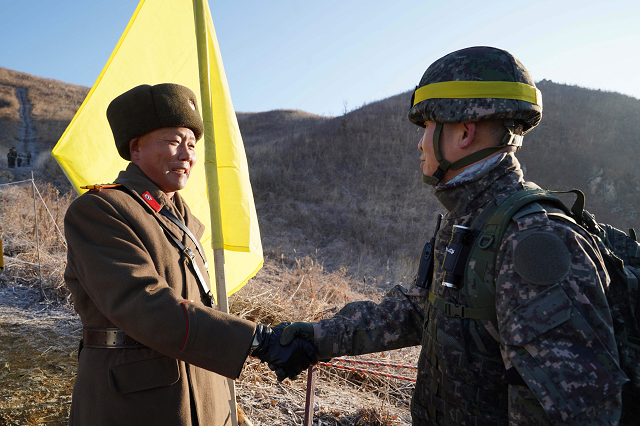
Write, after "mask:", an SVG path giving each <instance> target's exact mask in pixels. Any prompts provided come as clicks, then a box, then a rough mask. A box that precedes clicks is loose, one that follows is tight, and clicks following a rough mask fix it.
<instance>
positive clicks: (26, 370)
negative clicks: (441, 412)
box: [0, 278, 417, 426]
mask: <svg viewBox="0 0 640 426" xmlns="http://www.w3.org/2000/svg"><path fill="white" fill-rule="evenodd" d="M80 330H81V324H80V322H79V319H78V317H77V315H76V314H75V313H74V312H73V311H72V310H71V309H69V308H68V307H63V306H60V305H59V304H55V303H52V302H48V301H47V300H46V299H45V298H44V297H43V294H42V292H41V291H39V289H37V288H34V287H29V286H21V285H17V284H15V283H12V282H9V281H7V280H6V278H5V279H4V281H3V280H2V279H1V278H0V425H40V424H46V425H63V424H66V423H67V421H68V412H69V407H70V404H71V392H72V388H73V382H74V379H75V375H76V369H77V343H78V338H79V337H78V336H79V335H80ZM416 354H417V349H416V348H407V349H403V350H398V351H391V352H386V353H383V354H380V355H377V357H376V358H375V359H377V360H384V361H387V362H395V363H399V364H402V363H406V359H407V358H409V359H411V358H415V356H416ZM371 359H374V358H371ZM365 368H367V367H365ZM387 371H389V372H391V373H394V374H402V375H410V374H407V373H404V372H403V371H400V372H398V371H395V372H393V371H391V370H389V369H387ZM412 388H413V384H412V383H411V382H408V381H399V380H396V379H388V378H380V377H377V376H371V375H365V374H362V373H352V372H343V371H341V370H337V369H333V368H327V367H319V368H318V376H317V384H316V392H315V416H314V423H313V424H314V425H318V426H320V425H352V424H358V425H407V424H410V423H411V420H410V415H409V408H408V404H409V401H410V397H411V390H412ZM305 392H306V373H303V374H302V375H301V377H300V378H299V379H298V380H296V381H289V380H285V381H284V382H282V383H279V382H278V381H277V380H276V379H275V376H274V375H273V374H272V373H271V372H270V371H269V370H268V369H267V368H266V367H265V366H263V365H261V364H259V362H258V361H257V360H255V359H251V358H250V359H249V360H248V361H247V364H246V365H245V368H244V370H243V373H242V375H241V377H240V379H238V380H237V381H236V394H237V401H238V404H239V405H240V407H241V408H242V409H243V410H244V411H245V412H246V413H247V415H248V417H249V419H250V420H251V421H252V422H253V424H254V425H255V426H267V425H300V424H302V419H303V415H304V406H305Z"/></svg>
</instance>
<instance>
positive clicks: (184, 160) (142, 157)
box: [129, 127, 197, 198]
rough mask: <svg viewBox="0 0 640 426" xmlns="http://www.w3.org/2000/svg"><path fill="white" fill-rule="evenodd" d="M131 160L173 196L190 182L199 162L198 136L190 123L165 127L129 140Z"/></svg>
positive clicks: (169, 195)
mask: <svg viewBox="0 0 640 426" xmlns="http://www.w3.org/2000/svg"><path fill="white" fill-rule="evenodd" d="M129 148H130V151H131V162H132V163H134V164H136V165H137V166H138V167H140V170H142V171H143V173H144V174H145V175H147V177H148V178H149V179H151V180H152V181H153V182H154V183H155V184H156V185H158V187H159V188H160V189H161V190H162V191H163V192H164V193H165V194H167V196H168V197H169V198H173V194H174V193H175V192H176V191H179V190H181V189H183V188H184V187H185V186H186V185H187V181H188V180H189V175H190V174H191V169H192V167H193V166H194V165H195V164H196V160H197V156H196V152H195V148H196V137H195V136H194V134H193V131H192V130H191V129H189V128H186V127H162V128H160V129H156V130H153V131H151V132H149V133H147V134H145V135H143V136H140V137H139V138H136V139H133V140H131V142H130V144H129Z"/></svg>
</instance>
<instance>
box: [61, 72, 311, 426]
mask: <svg viewBox="0 0 640 426" xmlns="http://www.w3.org/2000/svg"><path fill="white" fill-rule="evenodd" d="M107 118H108V120H109V124H110V126H111V130H112V131H113V135H114V138H115V143H116V147H117V149H118V152H119V153H120V156H121V157H122V158H124V159H125V160H127V161H130V163H129V165H128V166H127V168H126V170H123V171H121V172H120V174H119V176H118V178H117V179H116V181H115V184H114V185H108V186H107V187H101V186H99V185H97V186H96V187H94V190H92V191H89V192H87V193H85V194H84V195H82V196H80V197H78V198H77V199H76V200H75V201H74V202H73V203H72V204H71V206H70V207H69V209H68V211H67V214H66V216H65V220H64V224H65V234H66V239H67V242H68V255H67V259H68V262H67V267H66V270H65V274H64V276H65V282H66V284H67V286H68V287H69V289H70V290H71V293H72V294H73V300H74V307H75V310H76V311H77V312H78V314H79V315H80V319H81V321H82V325H83V334H82V335H83V338H82V340H81V344H80V348H79V354H78V359H79V364H78V374H77V378H76V382H75V385H74V389H73V397H72V401H71V412H70V415H69V423H70V424H71V425H74V424H75V425H105V426H106V425H200V426H204V425H212V426H218V425H229V424H231V419H230V412H229V404H228V399H229V389H228V387H227V379H226V377H230V378H237V377H238V376H239V375H240V372H241V370H242V367H243V365H244V363H245V359H246V358H247V356H248V355H251V356H254V357H257V358H259V359H260V360H262V361H263V362H268V363H269V364H270V365H274V366H276V365H277V366H279V367H278V368H279V369H281V370H282V371H285V374H286V375H287V376H291V377H293V376H294V374H293V372H294V371H299V370H300V369H304V368H307V367H308V366H309V365H310V364H311V363H315V362H317V358H316V357H315V350H314V348H313V346H312V345H311V344H309V343H308V342H307V341H305V340H303V339H298V340H297V341H295V342H294V344H293V345H292V346H291V347H283V346H281V345H280V343H279V337H280V334H281V333H282V330H283V329H284V327H285V325H286V324H279V325H277V326H275V327H273V328H271V327H267V326H264V325H260V324H255V323H253V322H251V321H247V320H244V319H242V318H239V317H237V316H235V315H230V314H226V313H223V312H220V311H219V310H217V309H216V307H215V305H213V306H212V298H211V292H210V291H209V275H208V273H207V263H206V260H205V258H204V252H203V251H202V247H201V245H200V237H201V236H202V233H203V232H204V225H203V224H202V223H201V222H200V221H199V220H198V219H197V218H196V217H195V216H193V215H192V214H191V211H190V209H189V207H188V206H187V204H186V203H185V201H184V199H183V198H182V197H181V196H180V195H179V191H180V190H181V189H183V188H184V187H185V185H186V184H187V181H188V179H189V176H190V174H191V171H192V168H193V167H194V165H195V163H196V159H197V158H196V153H195V146H196V142H197V141H198V139H200V137H201V136H202V133H203V131H204V125H203V123H202V119H201V118H200V114H199V112H198V109H197V104H196V96H195V94H194V93H193V92H192V91H191V90H190V89H188V88H187V87H184V86H180V85H177V84H159V85H155V86H149V85H142V86H137V87H135V88H133V89H131V90H129V91H127V92H125V93H123V94H122V95H120V96H118V97H117V98H115V99H114V100H113V101H112V102H111V103H110V105H109V107H108V108H107Z"/></svg>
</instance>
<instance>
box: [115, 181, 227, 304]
mask: <svg viewBox="0 0 640 426" xmlns="http://www.w3.org/2000/svg"><path fill="white" fill-rule="evenodd" d="M119 188H124V189H125V192H127V193H128V194H129V195H130V196H131V197H132V198H134V199H136V197H135V196H134V195H133V193H134V192H135V191H133V190H131V189H129V188H127V187H126V186H124V185H121V186H119ZM141 197H142V199H143V200H144V201H145V202H146V203H147V204H148V205H149V207H151V208H152V209H153V210H154V211H155V212H156V213H160V214H161V215H163V216H164V217H166V218H167V219H169V220H170V221H171V222H173V223H174V224H175V225H176V226H177V227H178V228H180V229H181V230H182V231H183V232H184V233H185V234H186V235H187V236H188V237H189V239H190V240H191V241H193V243H194V244H195V246H196V248H197V250H198V252H199V253H200V256H201V257H202V261H203V262H204V267H205V268H206V270H207V271H208V270H209V265H208V264H207V259H206V258H205V256H204V251H203V250H202V247H201V246H200V242H199V241H198V239H197V238H196V237H195V235H193V233H192V232H191V231H190V230H189V228H187V226H186V225H185V224H184V223H182V221H181V220H180V219H178V218H177V217H176V216H175V215H174V214H173V213H171V212H170V211H169V210H168V209H167V208H166V207H164V206H160V204H159V203H158V202H157V201H156V200H155V198H153V196H152V195H151V194H150V193H149V191H147V192H145V193H144V194H142V196H141ZM152 216H153V217H155V218H156V221H157V222H158V224H159V225H160V227H161V228H162V230H163V231H164V233H165V234H166V236H167V238H169V240H170V241H173V243H174V244H175V245H176V246H177V247H178V249H179V250H180V252H181V253H182V254H184V255H185V256H186V258H187V263H189V265H190V266H191V269H192V270H193V273H194V275H195V276H196V281H198V284H199V285H200V287H201V288H202V291H203V292H204V294H206V295H207V296H208V297H209V300H210V301H211V306H212V307H215V301H214V299H213V294H212V293H211V290H210V289H209V286H208V285H207V282H206V281H205V279H204V277H203V276H202V273H201V272H200V268H198V264H197V263H196V262H195V255H194V254H193V252H192V251H191V250H190V249H189V248H188V247H186V246H185V245H184V244H182V241H180V239H179V238H176V236H175V235H173V232H171V230H169V228H167V225H165V224H164V223H163V222H162V221H161V220H160V218H159V217H158V216H156V215H152Z"/></svg>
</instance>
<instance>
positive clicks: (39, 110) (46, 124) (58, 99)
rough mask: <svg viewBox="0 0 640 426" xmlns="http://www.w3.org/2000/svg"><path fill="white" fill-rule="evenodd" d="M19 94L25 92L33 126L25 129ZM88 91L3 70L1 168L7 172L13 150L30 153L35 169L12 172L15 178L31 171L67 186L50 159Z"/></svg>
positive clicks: (0, 84) (0, 77)
mask: <svg viewBox="0 0 640 426" xmlns="http://www.w3.org/2000/svg"><path fill="white" fill-rule="evenodd" d="M19 90H24V93H25V94H26V101H27V105H26V106H25V107H26V108H28V109H29V112H30V114H29V117H30V120H31V125H30V126H29V129H25V127H24V126H25V125H26V124H25V122H24V121H23V120H21V118H20V112H19V111H20V102H19V101H18V96H19V93H18V91H19ZM87 93H89V88H87V87H83V86H77V85H74V84H68V83H63V82H61V81H57V80H52V79H46V78H41V77H36V76H33V75H30V74H26V73H21V72H18V71H12V70H9V69H6V68H0V167H2V168H3V169H5V170H6V167H7V158H6V153H7V152H8V150H9V148H10V147H12V146H15V147H16V150H17V151H18V152H19V153H22V154H26V153H27V152H28V151H31V153H32V155H33V160H32V163H31V165H32V166H35V168H34V169H32V168H15V169H11V173H13V174H14V175H15V176H16V178H24V177H26V176H27V175H28V174H29V173H30V171H31V170H34V171H36V175H37V176H38V177H39V178H42V179H47V180H51V181H53V182H55V183H56V184H57V185H59V186H64V187H65V188H67V187H68V186H65V184H64V182H65V178H64V177H63V175H62V173H61V172H60V171H59V170H58V168H57V165H55V164H54V161H53V159H52V158H51V149H52V148H53V146H54V145H55V143H56V142H57V141H58V139H59V138H60V136H62V133H63V132H64V130H65V129H66V127H67V125H68V124H69V122H70V121H71V119H72V118H73V116H74V114H75V113H76V111H77V110H78V108H79V107H80V105H81V104H82V101H83V100H84V98H85V96H86V95H87Z"/></svg>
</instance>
